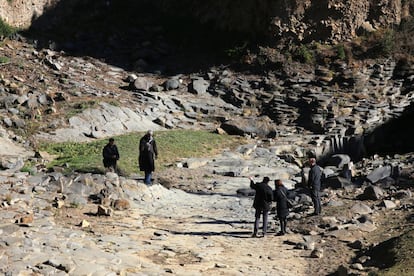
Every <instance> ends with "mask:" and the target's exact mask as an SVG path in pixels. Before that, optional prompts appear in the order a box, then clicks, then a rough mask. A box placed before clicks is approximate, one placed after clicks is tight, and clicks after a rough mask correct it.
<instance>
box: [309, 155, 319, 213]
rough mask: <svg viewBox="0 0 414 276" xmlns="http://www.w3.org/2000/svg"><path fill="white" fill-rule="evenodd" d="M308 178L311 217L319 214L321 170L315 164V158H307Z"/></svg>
mask: <svg viewBox="0 0 414 276" xmlns="http://www.w3.org/2000/svg"><path fill="white" fill-rule="evenodd" d="M309 165H310V171H309V178H308V188H309V190H310V194H311V198H312V202H313V207H314V212H313V215H319V214H320V213H321V196H320V190H321V177H322V169H321V168H320V167H319V166H318V165H317V164H316V158H315V157H310V158H309Z"/></svg>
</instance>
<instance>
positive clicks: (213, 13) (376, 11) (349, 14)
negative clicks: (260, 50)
mask: <svg viewBox="0 0 414 276" xmlns="http://www.w3.org/2000/svg"><path fill="white" fill-rule="evenodd" d="M159 2H161V3H162V4H163V7H164V8H165V9H166V10H170V11H174V12H176V11H177V9H173V6H175V5H180V4H177V3H176V2H177V1H174V4H172V3H167V2H171V1H159ZM403 2H405V3H403ZM406 2H407V1H401V0H381V1H368V0H363V1H359V0H351V1H340V0H325V1H310V0H302V1H269V0H268V1H238V2H237V4H236V3H235V2H234V1H231V0H225V1H220V2H217V1H203V2H202V3H199V2H196V1H185V0H184V1H179V3H181V5H180V7H181V9H180V11H181V12H182V13H184V14H186V15H189V16H191V15H192V16H194V17H195V18H199V19H200V21H202V22H213V23H214V24H215V25H216V26H218V27H219V28H222V29H226V30H236V31H241V32H250V33H257V32H259V33H261V34H265V35H267V36H270V37H286V36H289V37H291V38H293V40H296V41H308V40H313V39H314V40H342V39H346V38H350V37H353V36H355V35H356V34H357V32H358V31H373V30H375V29H377V28H382V27H387V26H390V25H392V24H399V23H400V21H401V18H402V17H405V16H408V14H409V3H406ZM246 11H248V12H246ZM269 27H270V28H269ZM267 30H270V33H266V31H267Z"/></svg>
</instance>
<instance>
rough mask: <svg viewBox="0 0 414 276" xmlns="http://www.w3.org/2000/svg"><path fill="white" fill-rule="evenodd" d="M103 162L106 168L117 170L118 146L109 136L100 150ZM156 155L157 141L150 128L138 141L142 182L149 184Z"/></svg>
mask: <svg viewBox="0 0 414 276" xmlns="http://www.w3.org/2000/svg"><path fill="white" fill-rule="evenodd" d="M102 156H103V164H104V167H105V169H106V170H108V171H112V172H118V167H117V161H118V160H119V157H120V156H119V151H118V147H117V145H116V144H115V139H114V138H110V139H109V141H108V144H106V145H105V146H104V148H103V150H102ZM157 157H158V149H157V143H156V142H155V139H154V133H153V131H152V130H149V131H147V133H146V134H145V135H144V136H143V137H141V139H140V141H139V156H138V163H139V169H140V171H143V172H144V183H145V184H147V185H151V181H152V172H153V171H155V159H156V158H157Z"/></svg>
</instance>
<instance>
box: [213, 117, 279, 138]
mask: <svg viewBox="0 0 414 276" xmlns="http://www.w3.org/2000/svg"><path fill="white" fill-rule="evenodd" d="M220 127H221V128H222V129H223V130H224V131H226V132H227V133H228V134H230V135H240V136H244V135H251V136H259V137H268V138H274V137H276V136H277V130H276V127H275V126H274V124H273V123H272V121H271V120H270V119H269V117H267V116H262V117H257V118H256V117H249V118H244V117H240V118H234V119H231V120H228V121H226V122H224V123H222V124H221V126H220Z"/></svg>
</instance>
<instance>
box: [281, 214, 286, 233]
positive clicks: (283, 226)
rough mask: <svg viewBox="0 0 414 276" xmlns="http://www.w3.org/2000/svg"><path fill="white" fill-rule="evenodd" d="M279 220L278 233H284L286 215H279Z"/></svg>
mask: <svg viewBox="0 0 414 276" xmlns="http://www.w3.org/2000/svg"><path fill="white" fill-rule="evenodd" d="M279 222H280V233H283V234H286V223H287V218H286V217H279Z"/></svg>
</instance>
